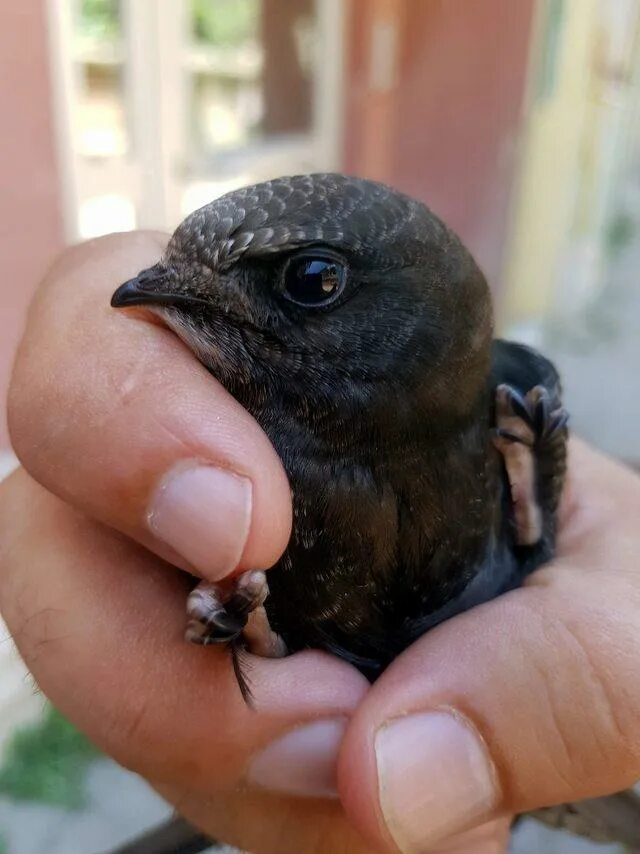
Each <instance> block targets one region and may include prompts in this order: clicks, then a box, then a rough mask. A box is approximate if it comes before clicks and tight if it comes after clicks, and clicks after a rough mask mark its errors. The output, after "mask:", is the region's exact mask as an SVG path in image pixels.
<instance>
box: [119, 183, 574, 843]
mask: <svg viewBox="0 0 640 854" xmlns="http://www.w3.org/2000/svg"><path fill="white" fill-rule="evenodd" d="M111 304H112V306H114V307H116V308H126V307H129V306H143V307H145V308H146V309H148V310H149V311H151V312H153V313H154V314H155V315H157V316H159V317H160V318H161V320H162V322H163V323H164V324H165V325H166V326H167V327H169V328H170V329H171V330H173V332H174V333H175V334H177V335H178V336H179V337H180V338H181V339H182V341H183V342H184V343H185V344H186V345H187V346H188V347H189V348H190V349H191V351H192V352H193V354H194V355H195V356H196V357H197V358H198V359H199V361H200V362H201V363H202V364H203V365H204V366H205V367H206V368H207V369H208V370H209V371H210V372H211V373H212V374H213V375H214V376H215V377H216V378H217V379H218V380H219V381H220V382H221V383H222V385H223V386H225V388H226V389H227V390H228V391H229V392H230V393H231V394H232V395H233V396H234V397H235V398H236V399H237V400H238V401H239V402H240V403H241V404H242V405H243V406H244V407H245V408H246V409H247V410H248V411H249V412H250V413H251V414H252V415H253V416H254V418H255V419H256V420H257V422H258V423H259V424H260V426H261V427H262V429H263V430H264V431H265V433H266V434H267V436H268V437H269V439H270V440H271V442H272V444H273V446H274V448H275V450H276V451H277V453H278V454H279V456H280V458H281V460H282V463H283V465H284V468H285V471H286V473H287V475H288V478H289V481H290V485H291V490H292V501H293V529H292V535H291V539H290V541H289V544H288V546H287V548H286V550H285V552H284V554H283V555H282V557H281V558H280V560H279V561H278V562H277V563H276V565H275V566H274V567H273V568H271V569H270V570H269V571H268V573H266V574H265V573H263V572H258V571H256V570H252V569H250V568H249V569H247V570H246V571H244V572H241V573H240V574H238V575H236V576H235V577H234V578H233V579H231V580H230V581H228V580H227V581H223V582H221V583H218V584H211V583H209V582H201V583H200V584H198V585H197V586H195V587H194V589H193V590H192V592H191V594H190V595H189V599H188V603H187V629H186V636H187V638H188V640H190V641H191V642H193V643H198V644H202V645H205V646H206V645H208V644H224V645H226V646H227V647H228V648H229V649H230V650H232V651H233V652H234V654H233V656H232V659H233V662H234V666H235V667H236V673H237V676H238V680H239V684H240V687H241V689H242V690H243V693H244V695H245V697H246V699H247V701H249V702H250V699H251V694H250V686H249V685H248V684H247V682H246V679H245V676H244V674H243V673H242V668H241V666H240V664H239V662H240V661H241V659H240V658H239V650H242V649H248V650H249V651H251V652H254V653H257V654H262V655H272V656H279V655H284V654H287V653H292V652H295V651H297V650H301V649H305V648H317V649H323V650H326V651H328V652H330V653H332V654H334V655H337V656H339V657H341V658H343V659H345V660H346V661H348V662H350V663H351V664H352V665H353V666H355V667H356V668H358V669H359V670H360V671H361V672H362V673H364V674H365V676H366V677H367V678H368V679H370V680H371V681H373V680H375V679H376V678H377V677H378V676H379V675H380V673H382V672H383V671H384V669H385V668H386V667H387V666H388V665H389V664H390V663H391V662H392V661H393V659H394V658H395V657H396V656H397V655H398V654H400V653H401V652H402V651H403V650H404V649H405V648H407V647H408V646H409V645H410V644H411V643H413V642H414V641H415V640H416V639H417V638H418V637H420V636H421V635H423V634H424V633H425V632H427V631H429V630H430V629H431V628H433V627H435V626H436V625H438V624H439V623H441V622H443V621H444V620H446V619H449V618H451V617H453V616H455V615H456V614H459V613H461V612H463V611H466V610H468V609H469V608H472V607H474V606H476V605H478V604H480V603H482V602H486V601H489V600H490V599H493V598H495V597H496V596H499V595H501V594H502V593H504V592H506V591H508V590H511V589H513V588H516V587H518V586H519V585H520V584H521V583H522V582H523V581H524V579H525V578H526V577H527V576H528V575H529V574H530V573H531V572H533V571H534V570H535V569H536V568H538V567H539V566H541V565H542V564H544V563H545V562H547V561H548V560H550V559H551V558H552V556H553V553H554V548H555V539H556V529H557V508H558V504H559V501H560V497H561V493H562V487H563V482H564V477H565V471H566V448H567V437H568V429H567V421H568V415H567V412H566V410H565V408H564V407H563V405H562V391H561V383H560V378H559V375H558V372H557V371H556V369H555V367H554V366H553V364H552V363H551V362H550V361H549V360H548V359H547V358H545V357H544V356H543V355H542V354H540V353H539V352H537V351H536V350H534V349H532V348H530V347H527V346H525V345H523V344H519V343H515V342H511V341H506V340H503V339H500V338H496V337H495V334H494V321H493V309H492V299H491V292H490V289H489V285H488V283H487V281H486V278H485V276H484V275H483V273H482V272H481V270H480V268H479V266H478V265H477V263H476V262H475V260H474V258H473V257H472V255H471V253H470V252H469V251H468V250H467V249H466V248H465V246H464V245H463V243H462V241H461V240H460V238H459V237H458V236H457V235H456V234H455V233H454V232H453V231H452V230H451V229H450V228H449V227H448V226H447V225H445V223H444V222H443V221H442V220H441V219H440V218H439V217H438V216H436V215H435V214H434V213H433V212H432V211H431V210H430V209H429V208H428V207H427V206H426V205H425V204H423V203H422V202H421V201H418V200H416V199H413V198H411V197H409V196H407V195H405V194H403V193H401V192H398V191H397V190H395V189H393V188H391V187H389V186H386V185H384V184H381V183H378V182H375V181H371V180H366V179H363V178H358V177H352V176H346V175H342V174H338V173H316V174H305V175H296V176H288V177H282V178H277V179H274V180H270V181H265V182H262V183H259V184H256V185H253V186H249V187H244V188H241V189H237V190H234V191H232V192H230V193H227V194H226V195H223V196H221V197H220V198H218V199H216V200H214V201H212V202H211V203H209V204H207V205H205V206H204V207H202V208H200V209H198V210H196V211H194V212H193V213H191V214H190V215H189V216H187V218H186V219H185V220H184V221H183V222H182V223H181V224H180V225H179V226H178V228H177V229H176V230H175V232H174V234H173V235H172V237H171V239H170V241H169V243H168V245H167V247H166V250H165V252H164V254H163V256H162V258H160V259H159V261H158V262H157V263H156V264H154V265H153V266H151V267H150V268H148V269H146V270H143V271H141V272H140V273H139V274H138V275H137V276H135V277H134V278H133V279H131V280H129V281H127V282H125V283H124V284H122V285H121V286H120V287H119V288H118V289H117V290H116V291H115V293H114V294H113V296H112V299H111ZM267 576H268V581H267ZM573 806H575V805H573ZM540 817H541V818H542V819H544V816H543V815H540ZM553 821H555V822H556V823H560V820H559V819H558V812H557V810H556V812H554V814H553ZM572 826H574V827H575V826H576V822H575V821H574V822H573V825H572Z"/></svg>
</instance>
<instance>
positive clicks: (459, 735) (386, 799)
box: [375, 711, 498, 854]
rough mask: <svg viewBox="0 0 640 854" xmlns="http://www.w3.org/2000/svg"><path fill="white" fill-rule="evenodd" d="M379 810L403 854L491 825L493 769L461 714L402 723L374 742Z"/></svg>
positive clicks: (432, 715)
mask: <svg viewBox="0 0 640 854" xmlns="http://www.w3.org/2000/svg"><path fill="white" fill-rule="evenodd" d="M375 750H376V762H377V766H378V787H379V795H380V806H381V808H382V813H383V815H384V819H385V823H386V825H387V828H388V830H389V833H390V834H391V836H392V837H393V840H394V842H395V843H396V845H397V846H398V848H399V849H400V850H401V851H402V852H405V854H409V852H414V851H415V852H420V851H424V850H425V849H426V847H428V846H430V845H433V844H434V843H437V842H440V841H441V840H443V839H445V838H446V837H448V836H450V835H451V834H453V833H458V832H460V831H463V830H466V829H467V828H468V827H470V826H471V825H473V824H476V823H480V822H481V821H482V820H483V819H486V818H487V817H488V815H489V813H490V812H491V810H492V808H493V807H494V806H495V805H496V803H497V800H498V789H497V784H496V775H495V769H494V767H493V764H492V762H491V760H490V758H489V755H488V753H487V751H486V748H485V746H484V743H483V742H482V740H481V738H480V736H479V735H478V733H477V732H476V731H475V729H474V728H473V727H472V726H471V724H470V723H468V722H467V721H466V720H465V719H464V718H462V717H461V716H460V715H458V714H457V713H453V712H448V711H433V712H425V713H422V714H414V715H409V716H407V717H405V718H398V719H396V720H394V721H391V722H390V723H388V724H386V725H385V726H384V727H383V728H382V729H380V730H379V731H378V734H377V735H376V741H375Z"/></svg>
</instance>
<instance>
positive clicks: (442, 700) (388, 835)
mask: <svg viewBox="0 0 640 854" xmlns="http://www.w3.org/2000/svg"><path fill="white" fill-rule="evenodd" d="M627 578H628V577H626V578H623V579H622V580H620V581H618V580H617V579H610V578H605V577H604V576H603V574H601V573H598V572H590V571H589V570H588V569H587V570H584V571H581V570H579V569H577V568H571V567H569V566H562V567H560V566H559V565H556V567H555V568H554V569H553V570H545V571H544V573H542V574H541V578H540V581H538V582H536V584H535V585H532V586H529V587H527V588H524V589H521V590H518V591H514V592H513V593H510V594H508V595H507V596H504V597H503V598H502V599H499V600H496V601H494V602H491V603H488V604H487V605H483V606H481V607H479V608H477V609H475V610H473V611H471V612H469V613H467V614H464V615H461V616H460V617H456V618H455V619H453V620H451V621H450V622H449V623H446V624H444V625H442V626H440V627H439V628H437V629H436V630H435V631H433V632H432V633H431V634H430V635H428V636H427V637H424V638H422V639H421V640H419V641H418V642H417V643H415V644H414V645H413V646H412V647H411V648H410V649H408V650H407V651H406V652H405V653H404V654H403V655H402V656H400V657H399V658H398V659H397V660H396V661H395V662H394V663H393V664H392V665H391V667H390V668H389V669H388V670H387V671H386V672H385V673H384V674H383V676H382V677H381V678H380V679H379V681H378V682H377V683H376V684H375V685H374V686H373V688H372V690H371V691H370V693H369V694H368V695H367V697H366V698H365V700H364V701H363V703H362V705H361V707H360V708H359V710H358V712H357V714H356V716H355V717H354V719H353V720H352V722H351V724H350V726H349V728H348V730H347V734H346V736H345V740H344V742H343V748H342V750H341V756H340V764H339V788H340V793H341V797H342V800H343V803H344V805H345V807H346V810H347V812H348V814H349V815H350V817H351V818H352V820H353V821H354V822H355V824H356V826H357V827H358V828H359V829H360V830H361V832H363V833H364V834H365V835H366V836H367V837H368V838H369V839H370V840H371V842H372V844H374V845H376V847H377V848H380V847H382V848H383V850H394V851H395V850H397V849H398V848H399V849H400V850H401V851H403V852H413V851H415V852H425V851H434V850H438V851H439V850H441V849H442V843H443V841H444V840H448V839H449V838H450V837H454V836H456V835H457V834H458V833H461V832H463V831H465V830H467V829H469V828H471V827H476V826H480V825H486V824H487V823H488V822H490V821H491V820H492V819H494V818H496V817H499V816H506V815H509V814H512V813H519V812H525V811H528V810H531V809H534V808H539V807H542V806H547V805H551V804H556V803H564V802H567V801H573V800H578V799H581V798H586V797H597V796H600V795H603V794H608V793H611V792H614V791H618V790H621V789H624V788H626V787H628V786H629V785H631V784H632V783H633V782H634V781H635V780H637V779H638V778H639V777H640V732H639V731H638V726H637V722H638V719H639V718H638V715H639V714H640V679H639V678H638V677H639V676H640V662H639V661H638V655H637V652H636V650H637V649H638V642H639V641H640V625H639V624H640V614H639V612H638V611H639V609H638V599H639V595H638V590H637V589H635V590H632V589H631V585H630V584H629V583H628V580H627ZM603 585H604V586H603ZM634 586H635V587H637V582H636V581H635V576H634ZM603 589H605V590H606V591H607V596H606V597H604V596H603Z"/></svg>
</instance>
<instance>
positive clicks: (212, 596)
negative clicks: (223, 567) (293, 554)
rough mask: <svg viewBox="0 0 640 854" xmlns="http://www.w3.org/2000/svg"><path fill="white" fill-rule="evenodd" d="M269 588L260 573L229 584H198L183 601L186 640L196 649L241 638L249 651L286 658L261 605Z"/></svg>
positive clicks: (237, 579)
mask: <svg viewBox="0 0 640 854" xmlns="http://www.w3.org/2000/svg"><path fill="white" fill-rule="evenodd" d="M268 595H269V587H268V586H267V579H266V576H265V573H264V572H259V571H257V570H250V571H248V572H244V573H242V575H239V576H237V577H236V578H234V579H232V580H231V581H230V582H229V581H227V582H223V583H218V584H215V583H213V582H210V581H201V582H200V583H199V584H198V585H197V587H195V588H194V589H193V590H192V591H191V593H190V594H189V597H188V599H187V618H188V623H187V628H186V632H185V638H186V640H188V641H190V642H191V643H194V644H198V645H200V646H208V645H209V644H229V643H233V642H234V641H236V640H239V639H241V640H242V642H243V645H244V646H245V647H246V649H248V651H249V652H252V653H254V654H255V655H262V656H264V657H268V658H280V657H281V656H283V655H286V652H287V649H286V646H285V644H284V641H283V640H282V638H281V637H280V635H277V634H276V633H275V632H274V631H272V629H271V626H270V625H269V618H268V617H267V612H266V611H265V608H264V602H265V600H266V598H267V596H268Z"/></svg>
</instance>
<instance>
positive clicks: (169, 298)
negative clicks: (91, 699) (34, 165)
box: [111, 174, 492, 418]
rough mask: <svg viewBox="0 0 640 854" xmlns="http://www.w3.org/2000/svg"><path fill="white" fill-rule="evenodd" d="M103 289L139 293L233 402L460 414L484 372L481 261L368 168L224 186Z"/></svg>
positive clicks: (486, 324)
mask: <svg viewBox="0 0 640 854" xmlns="http://www.w3.org/2000/svg"><path fill="white" fill-rule="evenodd" d="M111 304H112V305H113V306H116V307H126V306H132V305H138V306H139V305H142V306H146V307H147V308H149V309H151V310H152V311H153V312H154V313H155V314H157V315H159V316H160V317H161V318H162V320H163V321H164V322H165V323H166V324H167V326H169V327H170V328H171V329H172V330H174V332H176V333H177V335H179V336H180V338H182V340H183V341H184V342H185V343H186V344H187V345H188V346H189V347H190V348H191V349H192V351H193V352H194V353H195V355H196V356H197V357H198V358H199V359H200V361H201V362H202V363H203V364H204V365H205V366H206V367H207V368H208V369H209V370H210V371H211V372H212V373H213V374H214V375H215V376H216V377H217V378H218V379H219V380H220V381H221V382H222V383H223V384H224V385H225V386H226V387H227V388H228V389H229V390H230V391H231V392H232V394H234V395H235V396H236V397H237V398H238V399H239V400H240V401H241V402H243V403H245V404H246V405H248V404H251V403H254V404H255V403H256V401H264V400H268V399H269V397H271V396H277V397H278V398H279V399H284V400H290V401H292V402H293V403H294V404H295V405H297V406H299V407H300V406H302V407H304V408H306V410H309V409H313V408H314V407H317V408H318V411H325V412H326V411H327V409H330V410H332V411H336V412H338V413H339V414H340V416H341V417H345V416H348V415H349V414H354V413H357V414H359V415H360V416H361V415H362V413H363V411H368V413H369V414H371V413H372V412H375V409H376V407H378V406H379V407H381V405H382V403H384V408H385V411H389V409H390V408H391V412H392V413H393V415H394V417H395V418H399V417H401V415H400V411H401V408H402V407H403V406H409V408H411V409H412V410H414V409H415V408H416V406H421V407H422V408H421V410H420V411H421V412H422V413H423V416H424V414H425V413H428V412H429V410H430V409H431V410H438V407H440V408H442V407H443V406H448V407H449V408H452V409H453V410H455V411H457V412H459V413H461V414H462V413H464V412H465V411H466V410H468V409H469V408H470V407H471V406H472V405H473V403H474V401H475V400H477V397H478V395H479V393H480V390H481V388H483V387H484V385H485V384H486V376H487V372H488V363H489V349H490V339H491V334H492V328H491V327H492V320H491V315H492V313H491V301H490V297H489V291H488V288H487V284H486V282H485V279H484V277H483V275H482V273H481V272H480V270H479V269H478V267H477V266H476V264H475V262H474V261H473V259H472V257H471V256H470V254H469V253H468V252H467V250H466V249H465V248H464V247H463V245H462V243H461V242H460V241H459V239H458V238H457V237H456V236H455V235H454V234H453V232H451V231H450V230H449V229H448V228H447V227H446V226H445V225H444V224H443V223H442V222H441V221H440V220H439V219H438V218H437V217H436V216H435V215H434V214H433V213H431V212H430V211H429V210H428V209H427V208H426V207H425V206H424V205H423V204H421V203H420V202H418V201H416V200H414V199H411V198H409V197H408V196H405V195H403V194H401V193H398V192H396V191H394V190H393V189H391V188H389V187H387V186H384V185H382V184H379V183H375V182H373V181H367V180H362V179H358V178H350V177H346V176H343V175H338V174H315V175H300V176H295V177H287V178H279V179H277V180H272V181H267V182H264V183H261V184H257V185H255V186H251V187H247V188H244V189H240V190H236V191H234V192H231V193H228V194H226V195H224V196H222V197H221V198H219V199H217V200H215V201H213V202H211V203H210V204H208V205H205V206H204V207H202V208H200V209H199V210H196V211H195V212H194V213H192V214H191V215H190V216H188V217H187V218H186V219H185V220H184V221H183V222H182V223H181V225H180V226H179V227H178V228H177V230H176V231H175V233H174V234H173V236H172V238H171V240H170V242H169V244H168V246H167V249H166V252H165V254H164V257H163V258H162V259H161V260H160V261H159V263H157V264H156V265H155V266H153V267H151V268H149V269H147V270H143V271H142V272H141V273H139V274H138V275H137V276H136V277H135V278H134V279H131V280H130V281H128V282H125V283H124V284H123V285H121V286H120V287H119V288H118V289H117V290H116V292H115V293H114V295H113V297H112V301H111ZM393 401H396V402H397V406H395V407H394V404H393ZM390 403H391V407H390V406H389V404H390ZM250 408H251V407H250Z"/></svg>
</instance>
